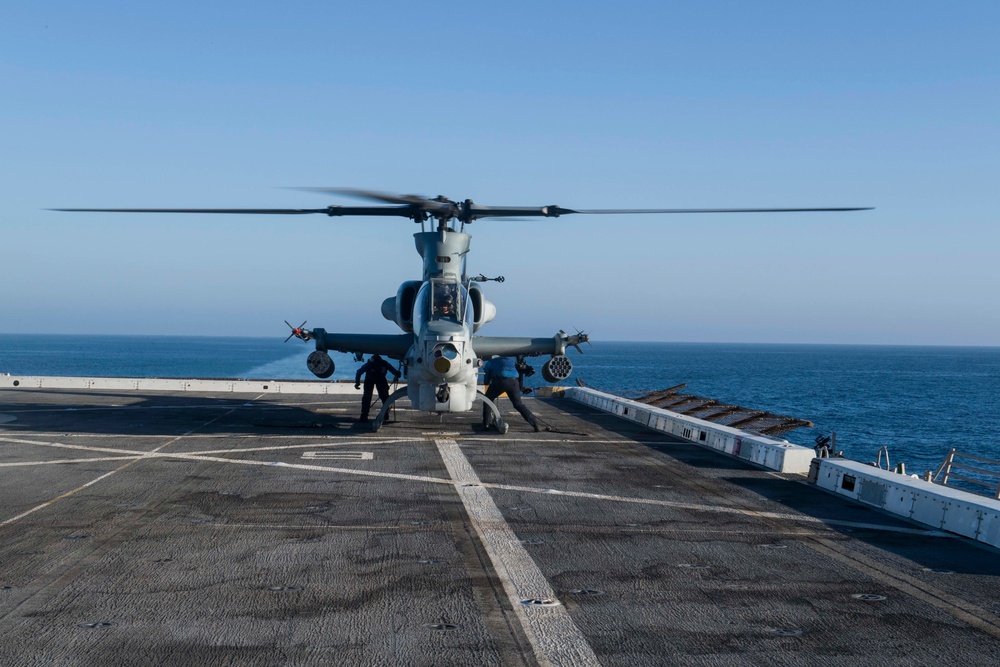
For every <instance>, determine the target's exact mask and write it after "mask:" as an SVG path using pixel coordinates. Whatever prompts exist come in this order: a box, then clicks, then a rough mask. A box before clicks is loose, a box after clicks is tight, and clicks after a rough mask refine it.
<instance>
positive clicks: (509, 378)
mask: <svg viewBox="0 0 1000 667" xmlns="http://www.w3.org/2000/svg"><path fill="white" fill-rule="evenodd" d="M483 370H484V371H485V376H484V380H483V381H484V382H485V383H486V384H488V385H489V387H487V389H486V398H488V399H490V400H491V401H494V402H495V403H498V404H499V401H498V400H497V397H498V396H500V394H502V393H504V392H507V398H509V399H510V402H511V403H512V404H513V405H514V409H515V410H517V411H518V412H520V413H521V416H522V417H524V421H526V422H528V423H529V424H531V428H533V429H535V431H536V432H537V431H540V430H541V429H540V428H539V427H538V420H537V419H535V415H533V414H531V410H529V409H528V408H527V406H526V405H525V404H524V402H523V401H522V400H521V386H520V384H521V383H520V382H519V381H518V373H517V366H516V364H515V362H514V359H513V358H512V357H493V358H492V359H490V360H489V361H487V362H486V364H484V365H483ZM497 407H499V405H498V406H497ZM491 416H492V414H491V412H490V406H488V405H486V404H485V403H484V404H483V428H486V427H487V426H488V425H489V423H490V417H491Z"/></svg>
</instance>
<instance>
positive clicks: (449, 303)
mask: <svg viewBox="0 0 1000 667" xmlns="http://www.w3.org/2000/svg"><path fill="white" fill-rule="evenodd" d="M468 301H469V293H468V290H467V289H466V288H465V286H464V285H462V283H461V282H459V281H458V280H457V279H449V278H431V279H430V280H428V281H427V282H425V283H424V284H423V285H422V286H421V287H420V292H418V293H417V300H416V304H415V308H414V309H413V310H414V315H415V316H416V317H415V319H416V318H419V319H420V320H422V321H423V322H435V321H437V322H440V321H445V322H452V323H454V324H462V323H463V322H464V321H465V315H466V311H467V309H468ZM414 324H416V322H414ZM417 328H418V330H419V327H417Z"/></svg>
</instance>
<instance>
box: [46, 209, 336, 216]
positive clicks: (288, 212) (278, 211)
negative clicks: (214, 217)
mask: <svg viewBox="0 0 1000 667" xmlns="http://www.w3.org/2000/svg"><path fill="white" fill-rule="evenodd" d="M48 210H50V211H70V212H74V213H258V214H270V215H301V214H304V213H326V212H327V209H325V208H50V209H48Z"/></svg>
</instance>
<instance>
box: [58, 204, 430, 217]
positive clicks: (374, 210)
mask: <svg viewBox="0 0 1000 667" xmlns="http://www.w3.org/2000/svg"><path fill="white" fill-rule="evenodd" d="M48 210H49V211H69V212H73V213H236V214H238V213H248V214H261V215H304V214H308V213H320V214H323V215H328V216H331V217H341V216H353V215H358V216H372V217H386V216H393V217H400V218H414V217H415V216H420V215H422V214H423V212H422V209H421V208H419V207H414V206H327V207H326V208H50V209H48Z"/></svg>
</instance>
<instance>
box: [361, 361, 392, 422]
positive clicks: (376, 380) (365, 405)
mask: <svg viewBox="0 0 1000 667" xmlns="http://www.w3.org/2000/svg"><path fill="white" fill-rule="evenodd" d="M386 373H392V375H393V377H395V378H398V377H399V371H397V370H396V369H395V368H393V367H392V366H390V365H389V362H387V361H386V360H385V359H383V358H382V357H380V356H379V355H377V354H373V355H372V358H371V359H369V360H368V361H367V362H366V363H365V364H364V365H363V366H362V367H361V368H359V369H358V372H357V374H356V375H355V376H354V388H355V389H357V388H358V386H359V385H360V384H361V376H362V375H364V376H365V391H364V394H362V396H361V421H363V422H366V421H369V420H368V411H369V410H371V407H372V388H373V387H374V388H376V389H378V397H379V398H380V399H381V400H382V403H385V401H386V399H387V398H389V383H388V382H386V380H385V374H386Z"/></svg>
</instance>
